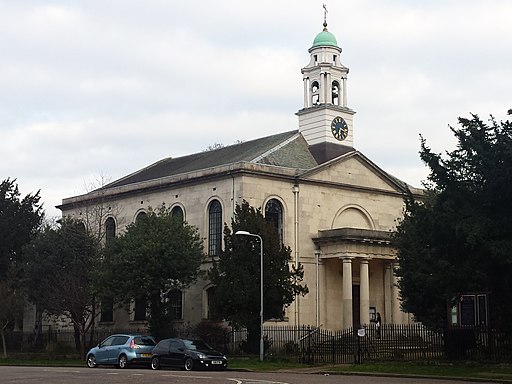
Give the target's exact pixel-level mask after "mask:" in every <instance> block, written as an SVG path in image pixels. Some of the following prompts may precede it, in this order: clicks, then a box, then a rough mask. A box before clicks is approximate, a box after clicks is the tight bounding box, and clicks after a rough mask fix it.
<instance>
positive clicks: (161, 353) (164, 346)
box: [156, 340, 172, 365]
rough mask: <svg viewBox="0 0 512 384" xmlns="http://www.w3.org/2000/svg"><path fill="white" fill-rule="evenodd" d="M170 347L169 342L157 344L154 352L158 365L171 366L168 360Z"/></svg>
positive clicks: (164, 341)
mask: <svg viewBox="0 0 512 384" xmlns="http://www.w3.org/2000/svg"><path fill="white" fill-rule="evenodd" d="M170 346H171V340H162V341H161V342H160V343H158V345H157V347H156V350H157V353H158V358H159V359H160V365H172V364H171V360H170V358H169V349H170Z"/></svg>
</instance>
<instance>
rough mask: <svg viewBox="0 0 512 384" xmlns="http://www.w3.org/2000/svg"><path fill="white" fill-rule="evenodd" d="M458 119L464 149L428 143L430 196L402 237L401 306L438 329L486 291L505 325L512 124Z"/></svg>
mask: <svg viewBox="0 0 512 384" xmlns="http://www.w3.org/2000/svg"><path fill="white" fill-rule="evenodd" d="M511 113H512V110H510V111H509V115H510V114H511ZM458 121H459V125H460V128H453V127H451V130H452V132H453V133H454V135H455V137H456V138H457V141H458V143H457V147H456V149H455V150H454V151H452V152H448V153H447V154H446V156H445V157H442V156H441V155H440V154H435V153H433V152H432V151H431V150H430V148H429V147H428V146H427V144H426V141H425V140H424V139H423V138H422V139H421V152H420V156H421V159H422V161H423V162H424V163H425V164H426V165H427V166H428V167H429V168H430V175H429V177H428V182H427V183H426V184H425V187H426V197H425V200H424V201H414V199H413V198H412V197H411V198H409V199H408V200H407V201H406V209H405V215H404V218H403V219H402V220H401V221H400V222H399V225H398V228H397V232H396V235H395V245H396V247H397V250H398V261H399V267H398V270H397V275H398V277H399V278H400V279H399V288H400V291H401V298H402V300H403V302H402V305H403V308H404V309H405V310H406V311H408V312H411V313H413V314H414V316H415V317H416V319H417V320H419V321H421V322H423V323H425V324H427V325H431V326H433V327H438V328H439V327H443V326H444V325H445V324H446V322H447V321H448V319H447V315H448V309H449V307H450V306H451V305H453V304H455V300H456V299H457V297H458V295H459V294H461V293H465V292H487V293H489V294H490V298H491V300H490V313H491V320H492V321H493V324H492V325H496V326H498V325H505V324H507V323H508V321H509V319H510V318H512V309H511V307H510V305H509V304H510V303H509V298H510V292H511V291H512V253H511V251H510V250H511V249H512V236H511V233H512V123H511V122H510V121H509V120H507V121H505V122H497V121H496V120H495V119H494V118H492V117H491V119H490V120H489V123H485V122H483V121H482V120H481V119H480V118H479V117H478V116H477V115H472V118H471V119H466V118H459V120H458Z"/></svg>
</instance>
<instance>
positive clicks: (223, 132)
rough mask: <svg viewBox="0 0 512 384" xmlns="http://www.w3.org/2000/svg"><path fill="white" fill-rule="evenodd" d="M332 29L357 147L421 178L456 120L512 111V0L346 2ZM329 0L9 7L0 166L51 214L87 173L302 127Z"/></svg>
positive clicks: (2, 37) (2, 50)
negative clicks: (426, 153) (423, 154)
mask: <svg viewBox="0 0 512 384" xmlns="http://www.w3.org/2000/svg"><path fill="white" fill-rule="evenodd" d="M328 10H329V12H328V14H327V21H328V28H329V30H330V31H331V32H333V33H334V34H335V36H336V37H337V40H338V42H339V44H340V45H341V47H342V48H343V53H342V56H341V60H342V62H343V63H344V64H345V65H346V66H348V67H349V68H350V73H349V79H348V92H349V94H348V102H349V106H350V107H351V108H353V109H354V110H355V111H356V112H357V114H356V115H355V120H354V123H355V142H354V145H355V147H356V148H357V149H359V150H361V151H362V152H363V153H364V154H365V155H366V156H368V157H369V158H370V159H371V160H372V161H374V162H375V163H376V164H378V165H379V166H381V167H382V168H383V169H384V170H386V171H388V172H390V173H392V174H393V175H395V176H397V177H399V178H402V179H403V180H405V181H407V182H409V183H410V184H412V185H415V186H420V183H421V180H422V179H424V178H425V175H426V170H425V167H424V166H423V164H422V163H421V161H420V160H419V156H418V151H419V134H420V133H421V134H422V135H423V136H424V137H425V138H426V139H427V142H428V143H429V144H430V145H431V147H432V148H433V150H434V151H436V152H443V151H444V150H446V149H449V148H450V147H452V146H453V145H454V139H453V135H452V134H451V132H450V130H449V128H448V125H450V124H451V125H455V124H456V123H457V117H458V116H461V115H464V116H468V114H469V113H470V112H473V113H477V114H479V115H480V116H481V117H482V118H485V117H486V116H488V115H489V114H493V115H495V116H496V117H497V118H498V119H504V118H506V116H505V112H506V110H507V109H508V108H511V107H512V96H511V94H510V91H509V90H510V89H511V85H512V72H510V66H511V63H512V51H511V50H510V49H508V46H509V45H510V43H509V41H508V40H509V37H510V36H511V35H512V24H511V23H510V22H509V20H510V18H511V16H512V3H510V2H509V1H505V0H490V1H487V2H485V3H484V2H480V1H476V0H468V1H464V2H460V1H455V0H449V1H429V2H422V1H416V2H410V1H405V0H392V1H387V2H379V1H376V0H349V1H344V2H336V3H333V4H328ZM323 16H324V13H323V9H322V2H320V1H310V0H308V1H306V0H297V1H281V2H275V1H273V2H271V1H269V0H261V1H258V2H243V3H240V2H235V1H232V0H231V1H229V0H223V1H216V2H204V1H197V0H192V1H188V2H182V1H176V0H171V1H169V0H166V1H164V0H149V1H146V2H144V5H141V3H140V2H139V1H133V0H122V1H121V0H112V1H108V2H105V1H99V0H88V1H82V0H78V1H74V2H69V1H64V0H42V1H41V0H38V1H30V0H27V1H23V2H3V3H0V135H1V136H2V140H0V153H1V154H2V155H3V158H4V159H8V161H3V162H2V163H1V165H0V174H1V175H4V176H3V178H6V177H15V178H17V179H18V182H19V184H20V188H21V190H22V193H29V192H31V191H36V190H38V189H41V193H42V196H43V199H44V201H45V205H46V209H47V210H48V212H49V214H50V215H58V214H59V211H57V210H55V209H53V208H52V207H53V206H54V205H57V204H59V203H60V202H61V199H62V198H64V197H69V196H71V195H75V194H79V193H83V192H84V190H83V185H84V182H85V181H87V180H91V179H94V178H97V176H98V175H99V174H100V173H106V174H108V175H110V176H112V177H113V178H118V177H122V176H124V175H126V174H128V173H131V172H133V171H135V170H137V169H140V168H142V167H144V166H146V165H148V164H151V163H153V162H155V161H158V160H160V159H161V158H164V157H168V156H181V155H185V154H189V153H193V152H198V151H201V150H203V149H204V148H206V147H207V146H208V145H211V144H213V143H216V142H217V143H224V144H231V143H233V142H235V141H236V140H249V139H254V138H257V137H261V136H265V135H270V134H273V133H278V132H284V131H288V130H291V129H297V118H296V116H295V115H294V113H295V112H296V111H297V110H299V109H300V108H302V103H303V95H302V75H301V73H300V69H301V67H303V66H305V65H306V64H307V62H308V61H309V53H308V52H307V50H308V48H310V46H311V44H312V42H313V39H314V37H315V35H316V34H317V33H318V32H320V31H321V29H322V22H323Z"/></svg>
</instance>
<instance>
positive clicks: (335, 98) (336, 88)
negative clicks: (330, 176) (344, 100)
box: [331, 81, 340, 105]
mask: <svg viewBox="0 0 512 384" xmlns="http://www.w3.org/2000/svg"><path fill="white" fill-rule="evenodd" d="M331 91H332V100H331V102H332V103H333V104H334V105H339V100H340V83H338V82H337V81H333V82H332V88H331Z"/></svg>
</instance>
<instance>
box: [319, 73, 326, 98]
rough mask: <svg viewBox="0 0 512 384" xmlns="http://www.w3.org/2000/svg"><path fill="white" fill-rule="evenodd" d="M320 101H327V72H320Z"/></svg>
mask: <svg viewBox="0 0 512 384" xmlns="http://www.w3.org/2000/svg"><path fill="white" fill-rule="evenodd" d="M318 94H319V96H318V97H319V98H320V100H319V103H320V104H323V103H325V73H320V89H319V90H318Z"/></svg>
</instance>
